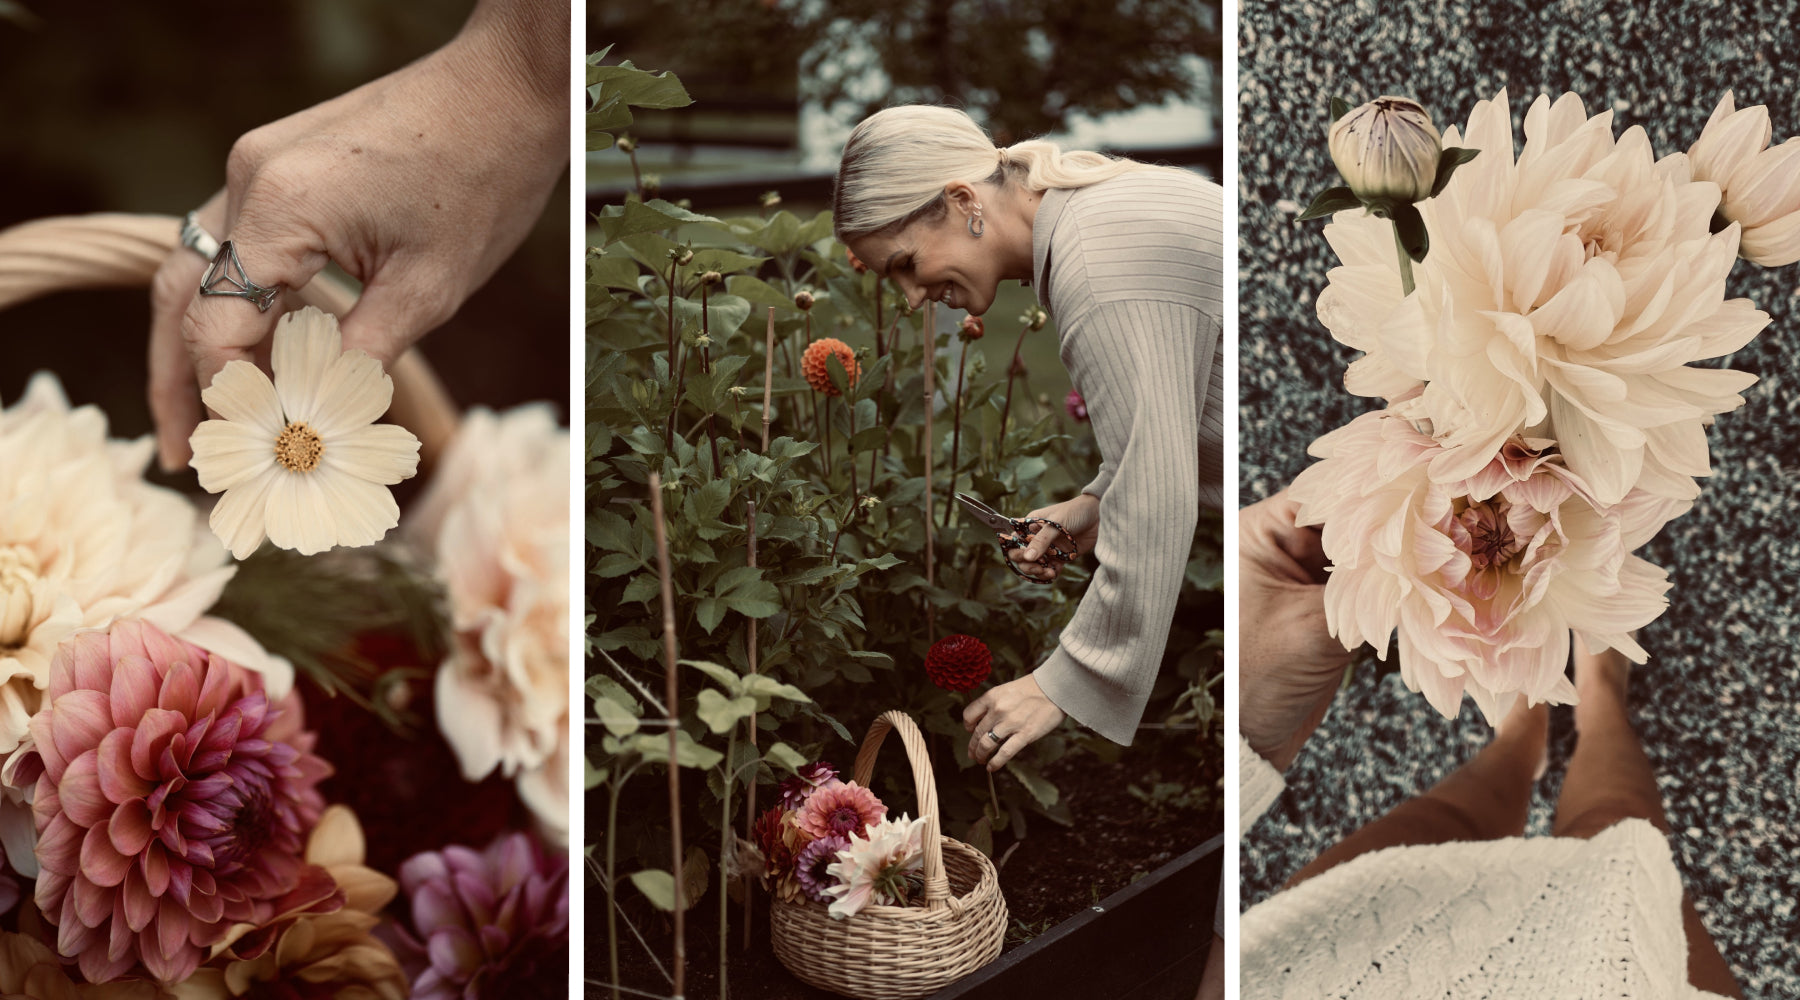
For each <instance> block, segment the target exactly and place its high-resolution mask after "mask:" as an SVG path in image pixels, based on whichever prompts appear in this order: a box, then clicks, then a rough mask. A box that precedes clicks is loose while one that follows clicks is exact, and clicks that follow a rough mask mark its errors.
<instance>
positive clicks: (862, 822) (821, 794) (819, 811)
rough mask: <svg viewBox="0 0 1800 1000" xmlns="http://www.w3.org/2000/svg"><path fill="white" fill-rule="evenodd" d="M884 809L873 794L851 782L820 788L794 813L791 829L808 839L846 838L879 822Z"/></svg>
mask: <svg viewBox="0 0 1800 1000" xmlns="http://www.w3.org/2000/svg"><path fill="white" fill-rule="evenodd" d="M886 815H887V807H886V806H884V805H882V804H881V800H880V799H878V798H876V797H875V793H874V792H872V791H870V790H869V789H867V788H864V787H862V786H861V785H858V784H857V783H856V782H854V781H852V782H849V783H847V784H846V783H844V782H841V781H832V782H828V783H826V784H825V785H822V786H820V787H819V788H818V789H817V790H815V791H814V792H813V793H812V794H811V795H808V796H807V797H806V802H805V803H804V804H803V805H801V806H800V808H799V809H798V810H797V811H796V812H795V813H794V826H796V827H798V828H799V829H800V831H801V832H802V833H805V834H806V835H807V836H808V837H848V836H849V835H851V834H853V833H861V832H863V830H865V829H866V828H868V827H869V826H870V825H871V824H874V823H879V822H881V818H882V817H883V816H886Z"/></svg>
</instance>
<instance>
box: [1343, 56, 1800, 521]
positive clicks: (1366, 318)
mask: <svg viewBox="0 0 1800 1000" xmlns="http://www.w3.org/2000/svg"><path fill="white" fill-rule="evenodd" d="M1512 136H1513V127H1512V118H1511V114H1510V111H1509V108H1508V105H1507V96H1506V92H1505V91H1504V90H1502V91H1501V92H1500V93H1499V94H1498V95H1497V96H1496V97H1495V98H1494V99H1493V100H1491V101H1483V102H1481V103H1479V104H1477V105H1476V106H1475V109H1474V111H1473V112H1471V113H1470V116H1469V121H1468V130H1467V133H1466V134H1459V133H1458V132H1457V130H1456V129H1455V128H1454V127H1452V128H1451V129H1449V130H1447V131H1446V132H1445V135H1444V144H1445V145H1446V146H1451V145H1460V146H1464V147H1468V148H1474V149H1479V150H1481V151H1482V155H1480V156H1478V157H1476V158H1475V159H1474V160H1473V161H1472V162H1470V163H1468V164H1467V165H1465V166H1463V167H1462V168H1461V169H1460V170H1458V171H1457V172H1456V175H1455V176H1454V177H1453V178H1452V179H1451V181H1450V182H1449V184H1448V185H1447V186H1446V187H1445V188H1444V190H1443V192H1442V193H1441V194H1439V195H1438V196H1437V197H1435V198H1432V199H1430V200H1428V201H1425V202H1422V203H1421V204H1420V205H1419V210H1420V212H1421V213H1422V215H1423V217H1424V220H1425V224H1426V228H1427V230H1428V231H1429V233H1430V240H1431V253H1430V256H1429V257H1428V258H1427V259H1426V260H1425V261H1424V262H1423V263H1422V264H1420V265H1418V266H1417V267H1416V269H1415V271H1414V276H1415V280H1416V284H1417V290H1416V291H1415V293H1414V294H1412V295H1410V296H1407V297H1405V299H1404V300H1403V299H1402V297H1401V292H1400V277H1399V264H1398V262H1397V261H1396V259H1395V253H1394V245H1393V234H1392V231H1391V227H1390V226H1389V224H1388V223H1387V221H1386V220H1383V219H1378V218H1374V217H1372V216H1364V215H1363V214H1362V212H1361V211H1360V210H1358V211H1351V212H1340V213H1338V214H1337V215H1336V216H1335V217H1334V220H1333V222H1332V224H1331V225H1329V226H1327V227H1326V229H1325V235H1326V238H1327V240H1329V241H1330V243H1331V246H1332V249H1333V250H1335V251H1336V252H1337V254H1338V257H1339V258H1340V259H1341V260H1342V261H1343V266H1341V267H1337V268H1334V269H1333V270H1332V271H1331V274H1330V285H1329V287H1328V288H1326V289H1325V291H1324V292H1322V293H1321V294H1320V296H1319V304H1318V311H1319V318H1320V320H1321V321H1323V322H1324V324H1325V325H1326V326H1327V327H1328V328H1329V329H1330V330H1331V333H1332V336H1333V337H1335V338H1336V339H1337V340H1339V341H1341V342H1342V343H1344V344H1345V345H1347V346H1349V347H1352V348H1355V349H1357V350H1360V351H1364V352H1366V353H1365V355H1364V356H1363V357H1362V358H1360V359H1358V360H1357V361H1356V362H1355V363H1353V364H1352V365H1351V366H1350V370H1349V371H1348V372H1346V374H1345V377H1344V384H1345V386H1346V388H1348V389H1349V390H1350V391H1351V392H1354V393H1357V394H1359V395H1365V396H1384V397H1387V398H1388V399H1389V400H1394V399H1397V398H1399V397H1401V396H1402V395H1405V394H1407V393H1409V392H1411V391H1412V390H1414V389H1416V388H1418V387H1419V386H1420V385H1421V384H1423V385H1424V391H1423V393H1422V394H1421V395H1420V397H1419V399H1418V400H1417V401H1416V404H1415V406H1414V412H1415V413H1417V414H1419V415H1422V416H1424V417H1426V418H1428V419H1429V420H1430V422H1431V425H1432V426H1433V428H1435V431H1436V435H1437V439H1438V442H1439V444H1440V445H1441V451H1440V452H1439V453H1438V454H1437V455H1436V456H1435V457H1434V458H1433V460H1432V463H1431V468H1430V477H1431V479H1432V480H1433V481H1435V482H1438V483H1444V484H1448V483H1455V482H1458V481H1461V480H1465V479H1468V478H1470V477H1471V476H1474V475H1476V474H1477V473H1479V472H1480V471H1481V470H1482V469H1483V468H1485V467H1486V466H1487V465H1488V463H1489V462H1490V461H1492V460H1493V457H1494V455H1495V454H1496V453H1498V452H1499V450H1500V449H1501V447H1502V446H1503V445H1504V444H1505V443H1506V442H1507V441H1508V440H1510V439H1512V438H1513V437H1515V436H1519V435H1524V436H1526V437H1538V438H1554V439H1555V440H1556V441H1558V442H1559V445H1560V448H1561V459H1560V461H1561V463H1562V464H1563V465H1566V467H1567V469H1568V471H1569V472H1571V473H1573V474H1574V475H1575V476H1577V477H1578V478H1579V479H1580V480H1581V481H1582V482H1583V483H1585V484H1586V487H1585V488H1586V489H1587V490H1588V491H1589V492H1590V493H1591V494H1592V495H1593V497H1594V498H1595V499H1596V501H1597V502H1599V503H1600V504H1603V505H1604V504H1613V503H1617V502H1619V501H1620V500H1621V499H1622V498H1624V497H1625V496H1626V494H1628V493H1630V492H1631V491H1632V489H1633V488H1638V489H1641V490H1644V491H1645V492H1648V493H1652V494H1655V495H1658V496H1663V497H1668V498H1671V499H1677V500H1685V499H1692V498H1693V497H1694V496H1696V495H1698V487H1697V486H1696V485H1695V484H1694V482H1693V480H1692V478H1691V477H1693V476H1703V475H1706V474H1708V473H1709V472H1710V471H1711V470H1710V467H1709V464H1708V457H1707V450H1706V435H1705V430H1704V426H1705V423H1706V422H1708V421H1709V420H1710V419H1711V418H1712V416H1713V415H1715V414H1718V413H1723V412H1725V411H1727V410H1731V409H1733V408H1734V407H1736V406H1738V405H1740V404H1742V403H1743V397H1741V396H1740V395H1738V393H1740V392H1741V391H1743V390H1744V389H1745V388H1747V387H1748V386H1750V385H1751V384H1752V383H1754V382H1755V381H1756V378H1755V376H1753V375H1748V374H1746V373H1743V372H1737V371H1731V370H1728V369H1712V368H1695V367H1689V366H1688V363H1689V362H1692V361H1697V360H1701V359H1704V358H1713V357H1719V356H1721V355H1725V354H1729V353H1731V352H1732V351H1735V350H1737V349H1738V348H1740V347H1742V346H1743V345H1744V344H1746V343H1748V342H1749V341H1750V339H1751V338H1752V337H1754V336H1755V335H1756V334H1757V332H1758V331H1760V330H1761V329H1762V328H1763V326H1765V325H1766V324H1767V323H1768V321H1769V317H1768V315H1767V314H1765V313H1763V312H1761V311H1759V310H1757V309H1756V308H1755V307H1754V305H1752V304H1751V302H1750V301H1749V300H1748V299H1729V300H1728V299H1726V298H1725V278H1726V275H1727V274H1728V273H1729V272H1730V270H1731V265H1732V262H1733V261H1734V260H1735V259H1736V257H1737V251H1738V239H1739V228H1738V227H1737V226H1736V225H1732V226H1729V227H1727V228H1725V229H1724V230H1723V231H1722V232H1719V233H1712V232H1710V231H1709V227H1710V224H1711V221H1712V217H1713V211H1714V209H1715V208H1717V207H1718V205H1719V189H1718V185H1716V184H1713V183H1710V182H1704V181H1695V180H1690V179H1688V178H1687V177H1686V176H1685V172H1686V167H1685V165H1684V164H1683V163H1681V162H1679V161H1675V160H1664V161H1663V162H1661V163H1658V162H1657V161H1656V158H1655V155H1654V153H1653V152H1652V151H1651V148H1650V142H1649V139H1648V138H1646V136H1645V134H1644V131H1643V129H1641V128H1637V127H1633V128H1630V129H1627V130H1626V131H1625V132H1624V133H1623V134H1621V135H1619V136H1618V137H1616V138H1615V137H1614V136H1613V133H1612V113H1611V112H1610V111H1609V112H1603V113H1601V114H1599V115H1596V116H1594V117H1592V118H1589V117H1588V116H1587V113H1586V111H1585V109H1584V108H1583V107H1582V104H1581V101H1580V99H1579V98H1577V97H1575V95H1573V94H1565V95H1563V96H1562V97H1561V98H1559V99H1558V100H1557V101H1556V102H1555V103H1554V104H1553V103H1551V101H1550V100H1549V98H1547V97H1540V98H1538V99H1537V101H1536V102H1534V103H1533V104H1532V106H1531V109H1530V110H1529V111H1528V112H1527V113H1526V115H1525V145H1524V148H1523V149H1522V150H1520V151H1519V153H1518V155H1517V157H1516V158H1515V156H1514V155H1513V142H1512Z"/></svg>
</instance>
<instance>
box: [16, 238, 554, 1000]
mask: <svg viewBox="0 0 1800 1000" xmlns="http://www.w3.org/2000/svg"><path fill="white" fill-rule="evenodd" d="M120 218H121V217H100V218H96V219H77V220H45V221H43V222H39V223H33V224H31V225H30V226H29V227H21V228H20V229H15V230H10V231H5V232H0V278H6V277H10V276H11V272H10V270H9V264H8V262H9V261H13V260H17V259H21V258H22V257H30V256H32V255H33V251H32V248H33V247H35V248H37V251H38V252H39V253H40V254H41V252H42V251H43V248H45V247H47V246H53V247H55V248H57V253H55V254H54V255H51V256H50V258H49V259H51V260H53V261H56V262H60V263H63V264H65V265H68V266H70V267H71V269H72V271H73V272H74V273H77V274H80V273H84V272H83V266H84V264H87V263H91V262H86V261H84V260H83V259H81V258H82V255H83V254H87V253H93V254H98V255H99V256H100V257H102V258H104V260H105V262H106V266H108V267H111V268H115V269H117V273H116V274H114V279H115V280H118V281H120V282H122V283H124V282H129V281H132V280H144V279H147V278H148V277H149V275H150V273H151V271H152V270H154V268H155V266H156V264H157V263H158V262H159V261H160V260H161V259H162V255H163V254H164V253H166V252H167V250H168V248H169V247H170V246H173V245H174V242H175V236H176V232H177V226H176V223H175V220H172V219H170V220H161V221H160V222H159V221H158V220H155V219H151V218H136V217H132V218H129V219H125V221H123V222H121V221H120ZM121 227H124V228H123V229H121ZM53 271H54V268H43V267H38V268H34V269H29V270H28V273H29V275H30V276H32V277H33V279H34V281H35V280H39V279H42V278H43V277H44V275H46V274H52V272H53ZM54 284H55V282H54V280H50V281H48V282H46V283H45V285H43V286H38V285H32V286H31V287H30V288H28V289H26V291H25V292H21V291H20V289H21V288H22V287H24V286H22V285H21V284H19V283H11V284H7V283H5V282H0V286H3V288H0V306H4V305H7V304H11V302H12V301H16V300H17V298H19V297H23V295H24V294H27V293H35V292H36V291H43V290H48V288H49V287H53V286H54ZM304 294H305V295H306V296H307V297H308V298H309V299H317V298H320V297H323V298H326V299H330V298H331V297H332V296H334V295H336V296H339V297H340V299H341V300H340V301H335V302H331V301H328V302H326V303H325V304H328V305H331V306H332V307H333V308H335V309H340V310H341V309H342V308H344V307H345V306H346V305H347V303H348V299H347V297H342V293H341V292H334V291H333V290H332V288H331V287H330V284H329V282H328V281H326V280H323V279H321V280H320V281H317V282H315V283H314V285H311V286H308V288H307V289H306V290H305V293H304ZM272 347H273V353H272V364H271V367H272V369H273V371H272V374H273V378H271V377H270V375H269V374H267V373H265V372H263V371H262V370H261V369H260V368H257V367H256V366H253V365H250V364H248V363H247V362H232V363H231V365H229V366H227V368H226V369H225V371H224V372H222V373H221V375H220V377H219V378H218V379H215V381H214V382H213V384H212V386H211V387H210V388H209V389H208V390H207V395H206V400H207V402H208V404H209V405H210V406H211V407H212V408H213V409H214V410H215V411H216V412H217V413H218V414H219V415H220V417H221V419H217V420H211V421H207V422H205V423H203V424H201V425H200V428H199V429H198V430H197V431H196V432H195V434H194V437H193V439H192V444H193V448H194V452H195V458H194V461H193V466H194V468H195V469H196V471H197V472H198V473H199V479H200V483H201V486H202V487H203V488H205V489H208V490H210V491H212V492H215V493H222V494H223V495H222V496H221V497H219V498H218V499H217V501H216V502H215V503H213V504H212V507H211V515H210V517H209V516H208V513H207V511H206V509H205V507H204V506H203V503H197V502H196V499H195V496H193V495H189V494H184V493H181V492H178V491H176V490H173V489H169V488H165V487H160V486H156V485H153V484H151V483H149V482H147V481H146V480H145V478H144V469H145V466H146V465H147V464H148V461H149V458H150V453H151V450H152V445H151V442H150V440H149V439H148V438H144V439H141V440H137V441H121V440H116V439H113V438H111V437H109V435H108V431H107V420H106V417H105V416H104V414H102V413H101V412H100V410H99V409H98V408H96V407H94V406H81V407H74V406H71V405H70V403H69V400H68V399H67V397H66V396H65V395H64V393H63V390H62V387H61V385H60V384H59V383H58V381H57V379H56V378H55V377H54V376H52V375H49V374H47V373H40V374H39V375H37V376H35V377H34V378H33V379H32V381H31V382H30V385H29V387H28V389H27V391H26V392H25V394H24V396H23V397H22V398H21V399H20V400H18V401H16V402H12V403H11V405H10V406H3V407H0V470H4V473H3V474H0V668H4V669H5V673H4V674H0V762H3V766H0V915H4V916H5V928H6V929H5V930H0V993H7V994H13V993H23V994H28V995H32V996H62V995H69V996H74V995H81V996H121V997H124V996H132V997H136V996H143V997H164V996H181V997H184V998H215V997H216V998H231V997H243V996H341V997H351V998H381V1000H398V998H403V997H406V996H409V995H411V996H415V997H445V998H449V997H498V996H501V995H517V993H516V990H517V989H518V987H519V984H521V983H527V982H534V983H537V984H539V985H543V984H551V985H554V986H558V987H560V985H561V984H562V983H564V982H566V975H567V973H566V968H567V965H566V957H565V956H566V951H567V933H568V897H567V870H568V861H567V857H566V854H565V853H564V851H563V849H562V846H561V845H562V844H563V843H564V841H565V840H566V831H567V782H566V779H565V778H564V771H565V770H566V767H565V766H564V764H563V762H564V761H566V760H567V739H568V737H567V718H568V697H567V695H568V690H567V689H568V667H567V649H568V643H567V636H568V631H567V629H568V594H567V582H568V573H567V568H566V562H565V561H564V560H566V557H567V556H566V553H567V548H568V541H567V538H568V510H567V500H568V489H567V474H568V462H567V460H566V456H567V453H568V444H567V442H568V437H567V432H566V431H564V430H562V429H561V428H559V427H557V426H556V425H555V422H554V420H552V419H550V418H549V416H548V414H547V412H546V411H545V410H544V409H543V408H535V409H534V408H523V409H521V410H517V411H514V412H512V413H509V414H505V415H501V416H498V417H496V416H493V415H490V414H487V413H485V412H483V411H475V412H474V413H472V414H471V415H470V416H469V417H467V418H466V419H461V420H460V421H459V418H458V417H457V416H456V415H455V414H453V413H444V414H438V415H437V416H438V417H439V418H440V419H436V420H421V421H418V422H417V423H416V425H417V426H421V427H428V426H435V427H438V428H441V429H442V433H441V434H438V435H432V434H431V433H429V432H426V433H424V434H423V435H422V436H424V437H426V438H428V440H427V441H426V442H424V448H423V449H421V442H420V441H419V440H418V439H416V438H414V437H413V435H412V434H411V433H410V432H408V431H406V430H404V429H402V428H401V427H400V426H399V425H398V424H393V423H382V424H377V423H374V421H375V419H376V418H378V417H380V416H381V415H382V413H383V412H384V411H387V410H388V407H389V403H390V402H393V403H394V405H395V408H396V410H397V411H398V410H399V409H400V408H401V406H402V401H401V400H400V399H399V398H398V397H399V395H400V394H401V393H402V392H405V391H406V386H405V384H404V382H405V380H406V379H408V378H413V379H421V378H422V379H424V380H425V381H427V382H428V381H429V375H428V373H423V374H422V369H420V368H419V367H418V365H419V364H422V363H420V362H417V360H416V359H413V360H412V361H410V362H408V363H410V364H412V365H413V368H412V370H411V371H412V374H411V375H408V374H406V373H403V372H402V371H401V367H402V366H400V365H397V366H396V369H395V373H394V376H393V378H392V379H390V377H389V375H388V374H387V373H385V372H383V371H382V369H381V366H380V365H379V364H378V363H376V362H375V361H374V360H373V359H371V358H369V357H367V356H366V355H364V354H362V352H359V351H345V350H343V349H342V343H341V339H340V337H339V333H338V329H337V323H336V320H335V318H334V317H333V316H331V315H330V314H328V313H325V312H321V311H320V310H318V309H312V308H309V309H305V310H302V311H300V312H297V313H293V314H290V315H288V316H286V317H284V318H283V319H282V320H281V322H280V324H279V326H278V327H277V329H276V332H275V334H274V341H273V345H272ZM396 382H401V383H402V385H400V386H399V387H398V388H397V386H396ZM421 387H422V384H421V383H419V382H416V381H415V382H414V384H413V390H414V393H415V395H414V402H417V400H418V399H419V398H422V397H430V396H433V395H434V394H433V393H430V392H423V393H421V392H419V391H418V390H419V389H420V388H421ZM437 398H441V396H440V397H437ZM415 415H416V414H415ZM412 422H413V421H409V423H412ZM459 423H460V429H458V425H459ZM421 452H423V453H425V454H427V455H440V456H441V457H439V458H438V459H437V462H436V468H435V470H434V472H433V475H432V483H431V486H430V488H429V489H428V491H427V494H426V499H425V500H424V501H422V502H421V504H420V505H419V507H418V508H417V509H415V510H413V511H411V512H409V514H408V518H407V522H408V523H407V531H408V533H407V535H406V536H405V537H404V538H399V537H395V536H393V535H391V534H390V531H391V529H393V528H395V527H396V525H397V524H398V522H399V520H400V509H399V507H398V505H397V504H396V502H395V500H394V498H393V496H392V495H391V494H390V493H389V491H388V488H387V487H388V486H390V485H392V484H394V483H397V482H398V481H399V480H401V479H404V478H406V477H408V476H410V475H412V474H413V472H414V470H415V468H416V467H417V465H418V463H419V455H420V454H421ZM559 477H560V478H559ZM265 542H267V543H269V544H268V545H266V546H265V545H264V543H265ZM283 550H289V551H283ZM239 559H242V560H243V561H242V562H239V561H238V560H239ZM446 605H447V607H446ZM434 675H435V676H434ZM425 681H435V683H422V682H425ZM432 690H435V691H436V692H438V697H437V698H436V699H435V701H436V703H437V713H438V716H439V723H440V726H439V728H441V729H442V730H443V738H442V739H440V738H439V734H438V733H436V732H426V733H419V732H416V731H414V727H413V726H411V724H410V723H411V721H413V720H414V719H416V716H415V715H414V713H412V712H411V711H410V710H409V709H408V707H407V706H408V703H409V702H410V701H412V700H413V698H414V697H415V694H416V693H424V692H428V691H432ZM336 695H343V696H344V697H341V698H339V697H335V696H336ZM457 761H460V762H461V764H462V769H463V772H464V774H465V775H466V776H467V777H468V778H469V779H470V780H471V781H475V780H477V779H480V778H483V777H486V776H487V775H488V774H489V773H490V772H496V771H497V772H499V774H500V775H502V776H504V777H505V778H506V779H509V780H504V781H502V780H498V779H496V780H493V781H489V782H483V783H482V784H480V785H475V786H469V787H468V788H466V789H462V788H459V789H457V790H456V791H454V792H452V793H450V794H452V795H455V796H458V797H460V798H465V799H468V805H467V806H466V807H463V808H460V809H450V810H445V811H444V813H443V814H442V815H438V814H436V813H430V812H429V810H427V809H425V808H422V806H421V799H422V797H423V796H427V795H440V794H442V792H441V791H440V789H441V787H442V786H443V784H444V783H443V781H442V779H441V776H442V774H443V773H445V771H446V770H450V769H453V768H454V765H455V762H457ZM334 802H335V803H336V804H331V803H334ZM422 813H428V814H429V815H430V816H431V818H432V819H433V820H435V821H433V822H420V815H421V814H422ZM359 814H360V816H359ZM365 826H366V828H367V830H368V834H367V835H365ZM509 826H526V827H530V828H532V829H530V830H529V831H524V830H511V831H509V830H507V829H506V828H507V827H509ZM464 844H473V845H474V846H473V847H468V846H462V845H464ZM484 847H485V850H480V849H478V848H484ZM400 895H404V896H405V901H404V903H402V904H400V905H398V906H395V905H391V904H393V903H394V902H395V900H396V898H397V897H398V896H400Z"/></svg>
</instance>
